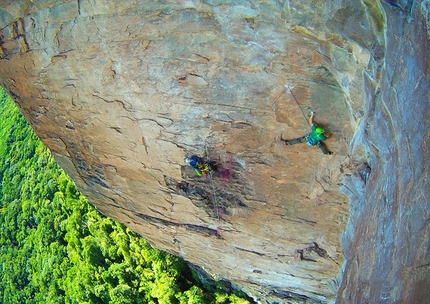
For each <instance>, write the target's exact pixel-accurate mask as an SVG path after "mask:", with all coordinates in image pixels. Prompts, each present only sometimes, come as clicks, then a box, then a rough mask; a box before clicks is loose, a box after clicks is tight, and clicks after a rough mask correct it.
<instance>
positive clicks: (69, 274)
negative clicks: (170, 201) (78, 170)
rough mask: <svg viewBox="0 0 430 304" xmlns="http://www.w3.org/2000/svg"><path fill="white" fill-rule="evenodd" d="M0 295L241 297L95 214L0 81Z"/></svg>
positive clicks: (6, 299) (60, 299) (15, 299)
mask: <svg viewBox="0 0 430 304" xmlns="http://www.w3.org/2000/svg"><path fill="white" fill-rule="evenodd" d="M0 110H1V114H0V116H1V120H0V226H1V229H0V269H1V274H0V302H2V303H9V304H13V303H56V304H57V303H80V304H81V303H127V304H129V303H248V301H247V300H245V299H241V298H239V297H238V296H236V295H234V294H227V293H225V292H223V291H221V290H220V288H218V289H216V288H215V290H213V291H214V292H209V291H207V289H206V288H204V286H202V285H201V284H200V283H199V282H198V281H197V280H196V279H195V276H193V275H192V271H191V270H190V268H188V266H187V265H186V263H185V262H184V261H183V260H181V259H179V258H178V257H175V256H172V255H169V254H167V253H165V252H162V251H159V250H156V249H154V248H152V247H151V246H150V245H149V244H148V242H147V241H145V240H144V239H143V238H141V237H140V236H139V235H137V234H136V233H134V232H133V231H131V230H130V229H128V228H126V227H125V226H124V225H123V224H121V223H118V222H115V221H114V220H112V219H110V218H107V217H105V216H103V215H102V214H100V213H99V212H98V211H97V210H96V209H95V208H94V207H93V206H92V205H91V204H89V202H88V200H87V199H86V198H85V197H84V196H83V195H82V194H81V193H80V192H79V191H78V189H77V188H76V186H75V184H74V183H73V181H72V180H71V179H70V178H69V177H68V176H67V174H66V173H65V172H64V171H63V170H62V169H61V168H60V167H59V166H58V165H57V163H56V162H55V161H54V159H53V157H52V156H51V154H50V152H49V150H48V149H47V148H46V147H45V146H44V145H43V144H42V143H41V141H40V140H39V138H38V137H37V136H36V135H35V133H34V132H33V130H32V128H31V127H30V126H29V125H28V124H27V122H26V120H25V119H24V117H23V116H22V115H21V113H20V112H19V110H18V108H17V107H16V106H15V104H14V102H13V101H12V100H11V99H10V98H9V97H8V96H7V95H6V93H5V92H4V91H3V89H1V88H0Z"/></svg>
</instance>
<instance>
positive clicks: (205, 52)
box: [0, 0, 429, 303]
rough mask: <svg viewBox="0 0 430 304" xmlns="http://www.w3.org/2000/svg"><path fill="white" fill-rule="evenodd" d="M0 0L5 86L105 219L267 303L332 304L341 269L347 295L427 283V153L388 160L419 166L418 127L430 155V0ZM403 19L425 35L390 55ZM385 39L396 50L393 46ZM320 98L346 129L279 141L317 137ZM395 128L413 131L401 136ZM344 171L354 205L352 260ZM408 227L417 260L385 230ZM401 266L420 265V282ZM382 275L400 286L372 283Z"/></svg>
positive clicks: (334, 124)
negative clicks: (204, 166) (321, 142)
mask: <svg viewBox="0 0 430 304" xmlns="http://www.w3.org/2000/svg"><path fill="white" fill-rule="evenodd" d="M403 2H405V3H403ZM0 3H1V8H0V28H1V49H0V58H1V60H0V81H1V84H2V85H3V86H4V87H5V88H6V89H7V90H8V91H9V92H10V93H11V95H12V96H13V97H14V99H15V100H16V101H17V103H18V104H19V105H20V107H21V109H22V111H23V112H24V114H25V115H26V117H27V118H28V120H29V121H30V122H31V124H32V125H33V126H34V128H35V130H36V132H37V133H38V134H39V136H40V137H41V139H42V140H43V141H44V143H45V144H46V145H47V146H48V147H49V148H50V149H51V151H52V153H53V154H54V155H55V157H56V159H57V160H58V161H59V163H60V164H61V165H62V167H63V168H64V169H65V170H66V171H67V172H68V173H69V174H70V175H71V176H72V177H73V179H74V180H75V181H76V183H77V185H78V186H79V188H80V189H81V190H82V191H83V192H84V193H85V194H86V195H87V196H88V197H89V199H90V200H91V201H92V202H93V203H94V205H95V206H96V207H97V208H98V209H99V210H100V211H101V212H103V213H104V214H106V215H108V216H110V217H112V218H115V219H117V220H120V221H121V222H123V223H125V224H126V225H128V226H129V227H131V228H132V229H134V230H135V231H137V232H139V233H140V234H142V235H143V236H144V237H145V238H147V239H148V240H149V241H151V242H152V243H153V244H154V245H155V246H156V247H158V248H161V249H164V250H167V251H169V252H171V253H174V254H177V255H180V256H181V257H183V258H184V259H186V260H187V261H189V262H191V263H193V264H196V265H200V266H202V267H203V268H204V269H205V270H206V271H207V272H209V273H211V274H213V275H216V277H218V278H225V279H228V280H230V281H232V282H233V283H234V284H235V285H236V286H237V287H238V288H241V289H242V290H243V291H245V292H247V293H248V294H249V295H251V296H253V297H254V298H255V299H256V300H257V299H259V301H261V302H274V301H278V302H283V303H285V302H309V303H320V302H321V303H325V302H334V301H335V299H336V295H337V291H338V288H339V283H340V274H341V271H342V265H345V267H344V270H345V271H346V273H345V274H344V281H343V283H342V285H341V287H342V288H341V291H342V292H341V293H340V294H339V296H338V299H339V301H344V302H345V303H347V302H348V301H350V300H349V299H351V298H355V299H363V301H361V300H360V301H358V302H357V303H359V302H360V303H364V302H366V301H368V302H372V301H371V298H372V297H373V296H379V295H380V296H381V299H382V297H383V296H387V295H386V292H388V291H390V290H394V285H396V284H397V283H396V282H395V281H394V279H395V278H397V276H399V275H402V274H403V275H404V276H403V277H402V278H403V279H404V280H408V282H409V283H408V284H409V285H407V286H406V287H404V288H403V289H395V291H393V292H392V293H391V294H390V295H389V296H390V297H391V298H389V299H391V300H394V299H401V296H402V295H410V294H411V293H408V292H412V291H413V290H414V288H415V287H414V286H418V285H414V284H415V282H417V281H419V282H424V283H425V282H428V281H427V280H428V276H426V275H427V274H428V272H427V270H428V269H429V268H428V263H429V260H428V250H427V249H428V248H427V247H426V246H427V243H426V244H425V246H424V247H414V244H415V242H417V243H420V244H424V241H425V240H426V236H428V218H429V217H428V212H427V211H426V208H425V207H426V206H427V205H428V204H426V203H425V202H424V201H422V202H421V203H422V205H420V206H421V207H420V208H421V209H417V210H411V209H409V208H410V206H416V205H419V204H420V202H419V198H421V199H422V200H425V199H426V198H425V197H424V194H423V193H424V192H419V191H418V190H417V191H415V190H414V189H415V188H416V187H417V188H419V187H424V186H426V185H428V175H426V174H428V162H427V161H426V162H424V163H425V166H424V167H418V165H415V167H413V168H414V169H413V172H411V171H408V172H409V173H408V175H406V174H405V175H404V174H402V172H400V173H399V174H397V175H396V174H395V173H393V170H394V172H395V170H396V169H397V168H396V167H395V166H394V165H393V164H395V165H397V166H400V167H401V166H412V165H413V164H415V162H416V161H415V160H414V157H416V156H415V154H414V151H416V150H415V149H418V148H417V147H418V145H419V143H418V142H416V141H419V140H420V139H421V140H423V138H422V137H421V135H423V136H425V137H424V140H423V141H421V146H420V147H421V150H420V151H421V152H420V153H421V154H419V155H422V156H423V157H424V156H427V155H428V134H429V133H428V131H427V129H425V131H422V132H424V133H419V134H420V138H418V137H417V138H415V137H413V136H415V134H418V133H417V132H418V131H417V130H418V129H419V128H418V127H420V126H422V124H423V123H425V124H427V126H428V96H427V95H426V92H427V91H426V90H427V89H428V86H427V85H428V66H427V62H428V54H427V53H426V50H428V48H426V47H427V46H428V44H426V43H427V42H428V36H426V30H427V29H426V28H425V25H426V24H427V25H428V10H426V9H428V1H424V2H422V3H421V2H419V3H420V4H417V5H415V7H418V6H419V7H420V10H418V8H415V10H413V7H411V6H410V5H409V4H408V3H406V1H399V2H398V3H397V2H395V1H390V3H392V5H391V6H389V7H388V8H389V9H390V10H392V11H393V12H392V13H390V14H388V15H387V16H388V18H391V19H388V20H391V21H390V22H392V23H393V24H394V25H395V26H393V27H394V28H395V31H394V30H393V33H391V32H390V27H388V29H389V30H388V31H387V30H386V29H387V23H386V15H385V10H384V9H383V7H382V6H381V4H380V2H379V1H376V0H375V1H371V0H363V1H353V0H351V1H348V0H345V1H326V0H324V1H322V0H321V1H315V0H313V1H310V0H309V1H269V0H267V1H265V0H261V1H222V0H215V1H199V0H194V1H193V0H188V1H141V0H139V1H138V0H136V1H123V2H122V3H114V2H109V1H98V0H91V1H88V0H80V1H79V0H78V1H5V0H3V1H0ZM411 11H412V12H413V15H414V16H412V14H411V13H410V12H411ZM426 18H427V19H426ZM400 21H401V22H400ZM405 21H409V22H410V23H405ZM388 25H390V23H388ZM403 28H409V30H408V33H410V34H409V37H408V39H410V40H409V41H411V42H410V43H412V41H413V39H414V38H413V35H418V33H419V35H421V36H420V41H419V42H420V44H422V46H421V48H420V51H417V52H411V53H410V56H409V54H408V56H405V57H402V58H403V59H402V60H400V61H395V60H396V57H398V56H401V55H402V53H401V52H406V48H404V47H401V44H400V42H401V40H403V38H402V36H400V35H401V31H402V29H403ZM387 32H388V34H387ZM387 37H388V39H389V41H388V43H390V44H391V45H396V46H397V48H394V49H391V50H388V51H387V49H386V41H385V40H386V39H387ZM396 40H400V41H397V42H396ZM412 49H413V48H412ZM396 52H398V53H396ZM386 53H387V54H386ZM386 56H387V59H386ZM420 56H421V57H422V58H421V59H417V58H419V57H420ZM388 58H389V59H388ZM419 60H421V61H419ZM405 65H406V66H407V67H408V69H407V70H406V71H404V70H402V67H403V66H405ZM392 67H395V68H392ZM416 67H419V68H420V69H419V73H418V71H416V70H414V69H415V68H416ZM396 69H397V70H398V71H399V73H398V74H393V73H394V72H393V71H396ZM415 72H417V73H418V74H416V75H415V76H413V77H412V76H411V77H412V78H408V77H409V76H406V75H409V74H407V73H410V74H411V75H412V74H413V73H415ZM402 73H404V74H402ZM395 75H397V76H395ZM402 75H404V76H402ZM395 77H397V78H395ZM363 78H364V80H365V81H364V82H363ZM394 78H395V81H394V82H390V81H392V80H393V79H394ZM409 79H412V80H414V81H415V80H416V83H413V84H411V83H409ZM397 85H402V86H403V87H404V88H405V89H407V90H406V92H407V93H399V91H398V90H397V91H396V86H397ZM290 89H291V90H290ZM414 90H415V91H414ZM418 91H419V92H420V94H422V96H421V97H423V96H427V103H425V102H424V105H425V106H426V108H423V111H422V112H420V113H419V114H414V113H413V112H411V110H410V109H415V108H414V107H418V105H419V103H418V102H417V103H414V102H411V104H413V107H411V105H410V104H409V103H405V102H404V101H405V99H404V97H405V96H408V97H411V99H413V98H414V97H413V96H414V93H416V92H418ZM293 94H294V95H293ZM375 96H376V97H378V98H376V97H375ZM294 97H295V98H294ZM411 99H409V100H411ZM365 100H366V102H364V101H365ZM424 100H425V99H424ZM422 104H423V102H421V105H422ZM392 108H393V109H392ZM311 109H313V110H315V111H316V112H317V117H316V122H318V123H320V124H322V125H323V126H324V127H325V128H326V130H327V132H328V133H333V132H335V131H338V132H336V133H335V134H334V135H333V136H332V137H331V138H330V139H329V140H328V141H327V145H328V147H329V149H331V150H332V151H333V152H334V154H333V155H332V156H325V155H323V154H322V153H321V152H320V151H319V149H317V148H313V147H309V146H307V145H306V144H301V145H295V146H285V145H284V144H283V143H282V142H281V141H280V140H279V138H280V134H283V137H284V138H294V137H298V136H301V135H303V134H306V133H307V132H308V131H309V126H308V125H307V122H306V119H305V117H304V114H305V115H306V116H307V115H309V113H310V110H311ZM404 110H406V111H409V112H408V113H409V114H408V115H409V116H407V115H405V116H402V113H403V111H404ZM302 111H303V112H304V114H303V113H302ZM393 111H394V112H393ZM396 115H397V116H396ZM414 118H416V119H417V120H414ZM390 126H391V127H390ZM408 126H411V127H410V129H408ZM412 126H413V127H412ZM398 128H400V129H402V130H410V132H412V131H417V132H416V133H412V134H411V133H406V134H405V135H402V136H399V137H397V136H394V134H395V130H396V129H398ZM425 132H427V133H425ZM354 134H355V136H354V139H353V135H354ZM393 137H394V139H393V141H392V140H391V139H392V138H393ZM381 138H382V139H383V140H382V141H379V140H380V139H381ZM352 139H353V144H352V145H351V147H352V148H353V149H352V152H350V142H351V140H352ZM393 142H394V144H393ZM405 146H406V147H409V148H405V149H406V150H403V149H404V147H405ZM396 147H397V148H396ZM405 153H406V154H405ZM408 153H409V154H408ZM426 153H427V154H426ZM190 154H199V155H207V156H209V157H210V159H211V160H212V161H215V162H217V163H218V170H217V172H215V173H214V175H213V178H212V179H210V178H209V177H198V176H196V175H195V173H194V172H193V170H191V169H190V168H188V167H186V166H185V163H184V158H185V157H186V156H188V155H190ZM408 157H409V158H408ZM420 161H422V159H420ZM366 162H368V163H369V164H370V165H371V166H372V171H371V174H370V179H369V180H370V181H372V185H369V184H368V185H367V186H366V187H365V184H364V180H363V179H365V180H366V179H367V175H366V172H368V171H369V170H370V169H369V168H368V167H367V165H366ZM408 170H410V169H408ZM375 172H376V173H375ZM345 174H347V175H348V176H350V178H348V179H347V180H346V185H345V186H344V187H345V191H346V192H348V193H349V194H350V197H351V198H352V206H353V211H354V213H353V217H352V218H351V220H350V222H349V225H348V229H347V233H346V234H345V236H344V244H345V255H346V258H347V262H346V263H345V264H344V255H343V252H342V247H341V240H340V236H341V233H342V232H343V231H344V230H345V228H346V224H347V221H348V215H349V205H348V197H347V196H345V195H344V194H342V193H341V191H340V188H341V187H340V186H341V185H342V181H343V177H344V175H345ZM354 176H355V177H354ZM396 176H397V182H398V183H397V184H395V185H394V184H391V183H395V180H396ZM358 177H360V179H358ZM418 180H420V183H418ZM403 181H404V182H405V183H406V182H407V181H410V184H408V188H407V189H409V190H407V193H404V194H403V192H401V189H402V185H403V184H402V183H403ZM385 184H386V185H387V186H386V188H383V187H382V186H381V185H385ZM384 189H385V190H384ZM427 189H428V188H427ZM383 197H385V198H386V199H385V200H383V199H382V198H383ZM368 198H369V199H368ZM357 200H359V201H360V204H361V205H358V202H357ZM408 200H411V201H414V200H415V201H414V202H415V203H414V204H412V203H410V202H408ZM364 202H365V203H364ZM364 206H366V207H367V208H366V209H365V210H363V209H362V208H363V207H364ZM375 206H378V208H374V207H375ZM402 208H403V209H402ZM357 210H358V211H357ZM384 212H385V213H384ZM416 212H419V214H417V213H416ZM426 212H427V213H426ZM381 213H384V214H385V216H384V217H381V221H379V220H378V217H379V216H380V214H381ZM416 216H420V223H419V224H417V225H416V226H414V225H413V220H414V218H415V217H416ZM393 217H394V218H396V220H395V221H391V220H392V218H393ZM360 221H364V223H365V224H363V225H361V223H360ZM404 221H406V222H404ZM405 224H407V225H405ZM372 225H373V226H374V227H375V228H374V229H373V228H372V229H373V230H369V229H370V228H369V229H368V228H367V227H370V226H372ZM408 225H409V226H408ZM373 226H372V227H373ZM386 227H388V228H389V229H390V230H389V231H386V230H385V229H386ZM423 227H427V228H423ZM388 228H387V229H388ZM396 229H400V230H398V231H400V234H398V235H399V237H398V238H396V239H395V240H399V239H400V238H403V240H405V239H404V238H405V237H406V235H407V233H408V231H410V232H413V233H415V235H414V237H415V239H409V240H408V242H410V243H408V246H409V247H408V246H406V245H405V247H402V248H403V249H404V250H406V251H405V254H407V255H408V254H410V255H408V258H409V259H411V261H418V260H417V259H418V256H419V259H421V260H420V262H416V264H414V263H415V262H410V263H409V264H407V263H406V260H402V259H400V261H399V262H398V263H397V261H396V260H393V259H394V258H396V259H397V258H399V255H401V254H403V251H401V250H400V248H399V249H396V248H397V247H395V246H400V245H401V244H399V243H396V241H393V242H389V243H387V242H388V238H384V237H383V236H385V235H386V234H385V233H391V234H393V233H394V231H395V230H396ZM420 229H421V230H420ZM422 229H424V230H422ZM426 229H427V230H426ZM369 231H370V232H371V233H369ZM378 233H379V234H378ZM375 234H378V235H379V237H376V236H375ZM384 240H386V241H385V242H384ZM390 240H392V239H390ZM382 242H384V243H382ZM402 244H403V243H402ZM387 246H391V247H390V250H391V251H388V250H387ZM412 248H413V249H414V250H416V251H412ZM369 250H370V251H371V252H373V255H371V256H370V257H369V258H367V259H366V258H365V257H366V252H368V251H369ZM408 250H410V251H408ZM379 255H385V256H387V262H386V263H385V262H384V261H383V260H381V262H379V261H380V260H378V257H379ZM358 261H359V262H358ZM388 261H389V262H388ZM362 263H364V264H365V265H366V266H365V267H364V266H363V264H362ZM366 263H367V264H366ZM405 263H406V264H405ZM373 264H377V266H378V268H375V269H374V270H373V271H372V265H373ZM394 265H396V267H395V266H394ZM405 266H406V267H412V268H413V267H421V268H420V269H419V271H418V272H419V275H418V277H414V276H409V275H408V274H410V273H413V272H412V271H406V272H402V271H403V270H404V269H405ZM359 267H364V270H363V276H361V273H360V271H361V270H360V269H361V268H359ZM412 268H410V269H412ZM390 269H395V271H391V270H390ZM384 271H385V272H384ZM390 271H391V272H390ZM382 273H386V274H387V276H386V278H388V277H390V278H391V281H390V280H387V281H386V282H387V283H386V284H388V285H387V286H388V287H387V288H386V289H384V290H379V291H375V290H373V289H372V287H373V284H374V280H375V279H374V278H375V276H377V275H379V274H382ZM381 280H382V281H384V282H385V279H384V278H383V277H382V279H381ZM382 281H381V282H382ZM350 282H353V283H350ZM362 282H364V283H365V284H366V287H365V288H367V289H366V293H364V294H362V297H360V296H358V294H357V290H361V289H357V288H358V286H360V284H362ZM408 286H409V287H408ZM390 288H393V289H390ZM404 292H405V293H404ZM358 293H360V292H358ZM377 293H380V294H378V295H376V294H377ZM391 300H387V301H388V302H390V303H393V301H391ZM353 302H354V301H353ZM355 302H356V301H355ZM388 302H387V303H388Z"/></svg>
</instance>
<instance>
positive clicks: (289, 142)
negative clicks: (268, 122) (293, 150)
mask: <svg viewBox="0 0 430 304" xmlns="http://www.w3.org/2000/svg"><path fill="white" fill-rule="evenodd" d="M306 137H307V135H305V136H302V137H299V138H296V139H283V138H282V137H281V140H282V141H284V142H285V144H286V145H287V146H289V145H294V144H299V143H302V142H306V141H307V140H306Z"/></svg>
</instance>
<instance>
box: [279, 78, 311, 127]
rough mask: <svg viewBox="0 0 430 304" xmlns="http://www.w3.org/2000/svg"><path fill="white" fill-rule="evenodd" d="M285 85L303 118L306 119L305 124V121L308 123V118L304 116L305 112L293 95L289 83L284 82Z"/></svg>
mask: <svg viewBox="0 0 430 304" xmlns="http://www.w3.org/2000/svg"><path fill="white" fill-rule="evenodd" d="M285 87H286V88H287V90H288V91H290V93H291V96H293V99H294V101H295V102H296V104H297V106H298V107H299V109H300V112H302V115H303V118H304V119H305V120H306V124H307V123H308V119H307V118H306V115H305V113H304V112H303V110H302V107H301V106H300V104H299V102H298V101H297V98H296V96H294V93H293V91H292V90H291V88H290V86H289V84H288V83H286V84H285Z"/></svg>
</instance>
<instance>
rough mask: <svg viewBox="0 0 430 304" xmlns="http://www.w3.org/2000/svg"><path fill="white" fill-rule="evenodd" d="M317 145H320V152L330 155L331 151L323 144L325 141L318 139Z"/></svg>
mask: <svg viewBox="0 0 430 304" xmlns="http://www.w3.org/2000/svg"><path fill="white" fill-rule="evenodd" d="M318 147H320V149H321V151H322V153H324V154H327V155H332V154H333V152H330V151H329V150H328V148H327V146H326V145H325V143H323V142H322V141H320V142H319V143H318Z"/></svg>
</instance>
